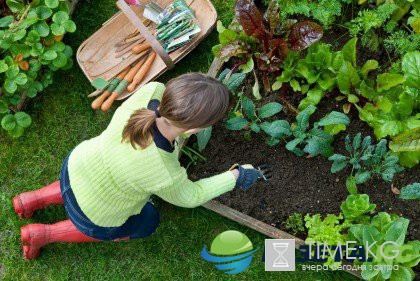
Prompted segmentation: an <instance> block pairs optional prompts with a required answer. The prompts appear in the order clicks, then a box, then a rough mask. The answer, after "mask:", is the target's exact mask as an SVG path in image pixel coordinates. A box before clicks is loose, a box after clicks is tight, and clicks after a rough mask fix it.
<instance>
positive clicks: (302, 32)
mask: <svg viewBox="0 0 420 281" xmlns="http://www.w3.org/2000/svg"><path fill="white" fill-rule="evenodd" d="M279 9H280V7H279V5H278V3H277V2H276V1H272V2H270V4H269V6H268V9H267V11H266V13H265V14H264V15H263V14H262V13H261V12H260V10H259V9H258V8H257V6H256V5H255V4H254V2H253V1H251V0H238V1H237V2H236V5H235V14H236V23H234V24H233V26H230V27H229V28H224V27H223V26H221V25H220V24H219V28H218V30H219V41H220V44H219V45H216V46H214V47H213V53H214V54H215V56H217V57H219V58H221V59H223V60H225V61H227V60H228V59H230V58H231V57H239V58H242V59H245V61H244V63H245V62H246V61H248V59H249V58H251V57H252V59H253V61H254V60H255V61H256V65H257V67H258V69H259V70H261V71H269V72H274V71H278V70H279V69H280V66H281V64H282V62H283V61H284V59H285V58H286V56H287V52H288V50H289V49H291V50H295V51H300V50H303V49H305V48H307V47H309V46H310V45H311V44H313V43H315V42H317V41H318V40H319V39H320V38H321V37H322V34H323V33H322V28H321V27H320V26H319V25H318V24H316V23H314V22H311V21H303V22H290V21H286V20H284V21H283V20H282V19H281V18H280V17H279V16H278V15H279ZM249 37H252V39H250V38H249ZM254 42H255V44H254ZM264 77H265V76H264ZM267 83H268V85H269V81H268V78H267V77H266V78H265V80H264V86H265V87H266V88H267V86H266V85H267ZM269 89H270V88H269V87H268V90H269Z"/></svg>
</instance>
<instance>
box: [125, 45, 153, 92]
mask: <svg viewBox="0 0 420 281" xmlns="http://www.w3.org/2000/svg"><path fill="white" fill-rule="evenodd" d="M155 58H156V53H155V52H151V53H150V55H149V57H148V58H147V60H146V61H145V63H144V64H143V65H142V66H141V68H140V69H139V71H138V72H137V74H136V76H134V78H133V82H132V83H131V84H130V85H129V86H128V87H127V90H128V91H129V92H132V91H134V90H135V89H136V87H137V85H138V84H140V82H141V81H142V80H143V78H144V76H146V74H147V73H148V72H149V69H150V67H152V64H153V61H154V60H155Z"/></svg>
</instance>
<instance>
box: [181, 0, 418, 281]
mask: <svg viewBox="0 0 420 281" xmlns="http://www.w3.org/2000/svg"><path fill="white" fill-rule="evenodd" d="M267 2H269V3H267V4H268V5H267V6H264V5H261V7H259V8H258V7H257V6H256V5H255V4H254V3H252V2H251V1H248V0H239V1H237V3H236V7H235V14H236V19H235V20H234V21H233V22H232V24H231V25H230V26H226V27H225V26H223V25H222V24H221V23H219V24H218V28H217V29H218V32H219V41H220V44H218V45H216V46H214V47H213V52H214V54H215V56H216V57H217V58H216V60H215V62H214V64H213V65H214V66H215V67H213V68H212V69H210V71H209V73H210V74H211V75H213V76H215V77H218V79H219V80H220V81H222V82H223V83H224V84H225V85H226V86H227V87H228V88H229V89H230V90H231V92H232V95H233V101H232V105H231V109H230V111H229V113H228V115H227V117H226V118H225V120H223V121H221V122H219V123H218V124H216V125H215V126H213V128H212V129H206V130H205V131H204V132H202V133H199V134H198V135H197V142H196V143H192V144H190V147H189V148H188V151H189V152H190V153H188V154H187V155H186V156H185V158H184V162H185V163H186V164H187V165H188V164H191V162H192V163H194V164H195V165H189V166H188V169H189V174H190V176H191V178H192V179H193V180H197V179H200V178H205V177H209V176H211V175H214V174H216V173H220V172H223V171H226V169H228V168H229V167H230V166H231V165H232V164H233V163H240V164H246V163H250V164H253V165H255V166H258V165H261V164H270V165H271V166H272V168H273V171H274V176H273V178H271V179H270V180H269V181H268V182H264V181H261V182H259V183H258V184H257V185H256V186H255V187H253V188H251V189H250V190H249V191H247V192H244V191H242V190H239V189H235V190H233V191H232V192H230V193H226V194H224V195H222V196H220V197H219V198H217V199H216V201H218V202H219V203H222V204H223V205H226V206H228V207H230V208H232V209H233V210H236V211H239V212H236V211H233V210H232V209H226V208H225V207H224V206H223V205H219V209H221V210H217V208H213V207H214V206H213V205H215V203H211V204H210V205H211V206H210V209H215V210H216V211H217V212H219V213H221V214H224V215H225V216H227V217H232V218H240V219H238V221H240V220H241V222H242V223H245V222H247V223H245V224H246V225H248V226H251V227H253V228H255V229H259V228H261V227H260V226H261V225H262V224H260V222H265V223H267V224H269V225H271V226H274V227H275V228H277V229H281V230H284V231H286V232H288V233H291V234H293V235H296V236H297V237H299V238H302V239H304V240H307V241H309V240H311V241H317V242H321V243H324V242H326V243H329V245H336V244H337V243H339V242H340V243H343V242H344V243H345V241H347V240H348V239H354V240H356V241H357V242H358V243H360V244H365V242H367V241H368V238H369V237H374V238H375V239H374V240H375V241H377V242H378V244H381V243H382V242H384V241H394V242H395V243H396V244H398V246H397V247H401V246H403V245H417V244H418V239H419V237H420V235H419V233H418V227H419V211H418V199H419V197H420V195H419V194H420V191H419V189H420V184H419V181H420V168H419V165H418V164H419V159H420V120H419V118H420V94H419V88H420V76H419V72H420V69H419V68H420V52H418V51H417V50H418V47H419V42H420V41H419V40H420V38H419V34H418V32H419V30H418V26H417V25H415V24H414V22H415V21H416V18H415V17H416V16H415V15H417V14H418V8H419V7H418V6H417V5H416V4H413V5H411V4H410V5H407V7H405V10H404V13H403V11H402V10H401V9H400V8H401V7H400V6H398V3H396V2H395V3H394V2H392V1H391V2H386V3H382V4H381V3H376V5H377V6H376V5H370V4H367V3H365V4H366V5H365V4H363V3H362V2H363V1H359V6H357V5H356V4H352V5H351V4H350V3H346V2H345V1H333V3H332V4H334V5H336V6H335V9H336V10H331V6H329V7H327V6H325V5H324V4H325V3H324V4H323V2H322V1H315V2H319V3H317V4H316V5H317V6H316V8H317V9H319V10H320V12H323V15H324V16H322V17H321V16H320V14H319V13H310V12H305V11H313V10H314V9H311V7H310V6H311V5H312V4H313V3H312V2H308V1H293V3H290V2H288V1H282V0H278V1H267ZM321 2H322V3H321ZM365 2H366V1H365ZM349 4H350V5H349ZM314 5H315V4H314ZM305 8H308V9H305ZM312 8H314V7H312ZM337 9H338V11H337ZM263 11H264V12H263ZM368 18H370V21H366V19H368ZM367 22H369V23H370V24H367ZM402 28H405V30H402ZM402 34H404V36H401V35H402ZM403 37H404V38H403ZM398 45H400V46H403V47H401V48H399V47H397V46H398ZM223 62H224V63H223ZM192 149H195V150H198V151H201V153H202V154H203V155H204V157H206V158H207V159H208V160H209V161H208V162H200V161H197V160H198V158H204V157H196V156H195V155H197V153H196V154H195V155H193V153H192V152H191V151H192ZM216 205H217V204H216ZM222 209H226V210H228V211H223V210H222ZM229 212H230V213H232V212H236V213H235V215H232V216H231V215H230V213H229ZM241 213H242V214H241ZM243 214H246V215H248V216H250V217H251V218H249V217H247V216H246V215H243ZM252 218H255V219H257V221H255V220H253V219H252ZM254 224H255V226H254ZM256 224H258V227H257V225H256ZM262 228H265V229H266V230H267V231H263V232H264V233H266V234H268V235H270V234H269V230H273V229H272V228H270V227H269V226H267V225H265V226H264V225H262ZM260 231H261V230H260ZM279 233H280V232H279ZM362 233H364V234H366V235H364V234H363V235H362ZM280 234H281V233H280ZM280 234H279V235H280ZM368 234H369V235H368ZM281 235H283V234H281ZM281 235H280V236H281ZM271 236H273V235H271ZM274 236H277V235H274ZM283 236H287V235H286V234H285V235H283ZM299 241H300V240H299ZM326 263H327V264H328V265H329V266H331V267H332V268H333V267H335V266H337V264H336V263H334V262H333V261H332V260H330V259H329V260H327V261H326ZM373 263H374V264H378V265H381V264H382V265H383V264H385V263H384V261H383V260H375V261H374V262H373ZM417 263H418V261H417V260H416V259H413V260H411V261H410V262H404V263H401V262H398V261H393V264H394V265H397V264H398V265H399V266H400V268H401V269H400V270H390V271H382V272H379V271H371V270H362V271H361V276H362V277H363V278H364V279H366V280H370V279H373V278H379V280H383V279H389V278H390V279H391V280H412V279H413V278H414V271H413V270H412V267H414V266H415V265H416V264H417Z"/></svg>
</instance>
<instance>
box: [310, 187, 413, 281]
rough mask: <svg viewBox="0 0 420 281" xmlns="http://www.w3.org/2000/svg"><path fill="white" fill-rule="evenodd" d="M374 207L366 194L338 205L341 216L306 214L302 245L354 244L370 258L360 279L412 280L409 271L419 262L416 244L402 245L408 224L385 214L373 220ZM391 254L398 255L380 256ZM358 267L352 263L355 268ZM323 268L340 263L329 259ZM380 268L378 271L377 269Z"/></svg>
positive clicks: (411, 242)
mask: <svg viewBox="0 0 420 281" xmlns="http://www.w3.org/2000/svg"><path fill="white" fill-rule="evenodd" d="M375 206H376V205H375V204H371V203H370V202H369V197H368V196H367V195H366V194H360V195H349V196H348V197H347V199H346V200H345V201H344V202H343V203H342V204H341V210H342V211H343V214H341V213H340V214H339V215H338V216H337V215H333V214H328V215H327V216H326V217H325V219H324V220H322V218H321V215H320V214H315V215H312V216H311V215H309V214H307V215H306V216H305V222H306V224H305V226H306V228H307V229H308V236H307V237H308V238H307V239H306V240H305V242H306V243H310V244H314V243H328V245H337V244H339V243H340V244H341V245H344V244H345V243H346V241H356V242H358V244H359V245H363V246H364V247H365V250H366V247H369V258H372V260H371V261H366V262H363V265H365V267H364V268H363V270H362V277H363V279H365V280H387V279H390V280H395V281H397V280H398V281H400V280H407V281H410V280H413V279H414V272H413V270H412V269H411V268H413V267H415V266H416V265H417V264H418V263H419V261H420V257H419V251H420V242H419V241H418V240H415V241H410V242H408V243H405V237H406V235H407V229H408V224H409V220H408V219H405V218H403V217H399V216H398V215H395V214H388V213H386V212H379V213H378V214H376V215H374V216H373V215H372V213H373V211H374V209H375ZM384 242H387V244H386V245H385V246H384V247H383V249H382V251H381V249H380V247H381V246H382V245H383V244H384ZM391 243H392V244H391ZM395 250H398V251H399V253H401V254H400V255H398V256H394V258H392V259H385V257H384V255H382V253H384V254H385V255H387V256H388V257H392V256H393V255H394V254H395V252H394V251H395ZM372 253H373V255H372ZM360 263H361V262H359V261H357V260H355V264H360ZM325 264H327V265H329V266H330V267H331V268H335V267H336V266H337V265H339V264H340V262H337V263H334V261H333V259H332V258H330V257H329V258H328V260H327V262H326V263H325ZM386 265H390V267H386ZM393 265H396V266H395V267H393ZM375 266H376V267H375ZM380 266H382V270H381V269H379V268H378V267H380ZM397 268H398V269H397Z"/></svg>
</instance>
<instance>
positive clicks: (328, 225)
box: [305, 214, 349, 268]
mask: <svg viewBox="0 0 420 281" xmlns="http://www.w3.org/2000/svg"><path fill="white" fill-rule="evenodd" d="M342 219H343V215H342V214H339V215H338V216H336V215H332V214H328V215H327V216H326V217H325V218H324V219H322V218H321V215H320V214H315V215H312V216H311V215H309V214H307V215H306V216H305V227H306V228H307V229H308V235H307V238H306V240H305V243H307V244H313V243H327V244H328V245H338V244H341V245H344V244H345V243H346V240H347V235H346V233H345V230H346V229H347V228H348V226H349V225H348V224H347V223H342V222H341V220H342ZM325 264H326V265H329V266H330V267H331V268H334V267H336V266H337V265H340V264H341V262H334V260H333V259H332V258H331V257H328V260H327V262H326V263H325Z"/></svg>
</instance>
